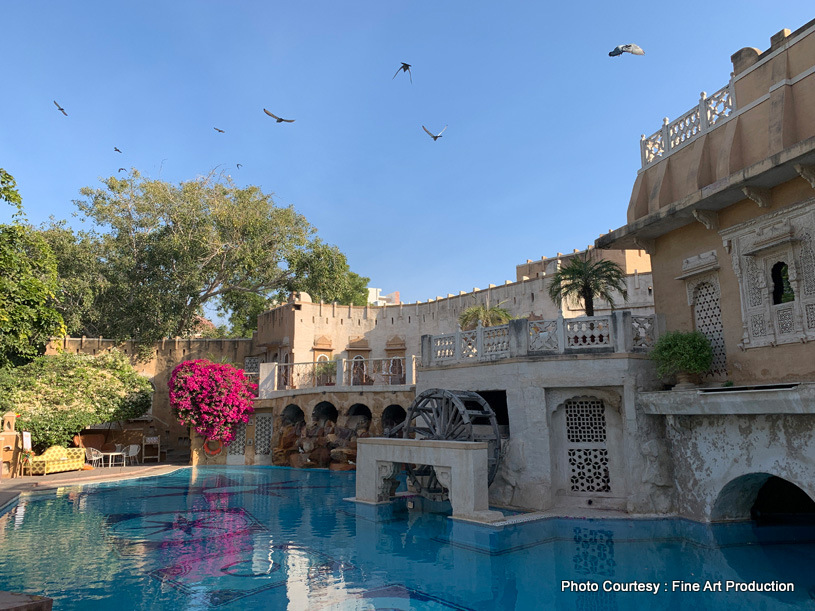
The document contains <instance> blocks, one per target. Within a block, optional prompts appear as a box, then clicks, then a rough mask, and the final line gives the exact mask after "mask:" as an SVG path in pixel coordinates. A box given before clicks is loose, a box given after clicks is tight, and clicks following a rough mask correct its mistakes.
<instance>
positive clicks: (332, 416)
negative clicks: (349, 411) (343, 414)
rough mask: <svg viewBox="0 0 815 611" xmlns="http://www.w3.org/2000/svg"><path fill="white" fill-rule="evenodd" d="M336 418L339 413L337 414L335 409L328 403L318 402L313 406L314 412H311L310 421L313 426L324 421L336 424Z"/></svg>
mask: <svg viewBox="0 0 815 611" xmlns="http://www.w3.org/2000/svg"><path fill="white" fill-rule="evenodd" d="M338 417H339V412H337V408H336V407H334V405H332V404H331V403H329V402H328V401H320V402H319V403H318V404H317V405H315V406H314V410H313V411H312V412H311V421H312V422H314V423H315V424H319V423H321V422H325V421H326V420H331V422H337V418H338Z"/></svg>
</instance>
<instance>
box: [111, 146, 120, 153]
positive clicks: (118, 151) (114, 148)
mask: <svg viewBox="0 0 815 611" xmlns="http://www.w3.org/2000/svg"><path fill="white" fill-rule="evenodd" d="M113 150H114V151H116V152H117V153H121V152H122V151H120V150H119V149H118V148H116V147H115V146H114V147H113Z"/></svg>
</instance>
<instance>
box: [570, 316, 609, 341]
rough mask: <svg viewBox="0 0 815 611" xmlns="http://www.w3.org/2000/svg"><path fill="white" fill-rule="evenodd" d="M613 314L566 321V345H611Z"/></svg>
mask: <svg viewBox="0 0 815 611" xmlns="http://www.w3.org/2000/svg"><path fill="white" fill-rule="evenodd" d="M612 345H613V344H612V343H611V316H592V317H591V318H571V319H569V320H567V321H566V347H567V349H568V348H604V347H606V346H608V347H611V346H612Z"/></svg>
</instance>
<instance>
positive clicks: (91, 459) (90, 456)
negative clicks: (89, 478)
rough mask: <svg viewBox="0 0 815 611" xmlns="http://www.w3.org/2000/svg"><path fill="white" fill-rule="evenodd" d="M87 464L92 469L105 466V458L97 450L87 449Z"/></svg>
mask: <svg viewBox="0 0 815 611" xmlns="http://www.w3.org/2000/svg"><path fill="white" fill-rule="evenodd" d="M85 462H87V463H88V464H89V465H90V466H91V467H98V466H100V465H101V466H104V463H105V457H104V456H102V452H100V451H99V450H97V449H96V448H85Z"/></svg>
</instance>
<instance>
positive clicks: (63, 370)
mask: <svg viewBox="0 0 815 611" xmlns="http://www.w3.org/2000/svg"><path fill="white" fill-rule="evenodd" d="M152 393H153V386H152V384H151V383H150V381H149V380H148V379H147V378H145V377H144V376H142V375H140V374H139V373H138V372H137V371H136V370H135V369H134V368H133V367H132V366H131V364H130V360H129V359H128V358H127V356H125V355H124V354H122V353H121V352H119V351H118V350H112V351H110V352H106V353H104V354H101V355H99V356H91V355H88V354H71V353H63V354H54V355H46V356H41V357H38V358H36V359H34V360H33V361H32V362H31V363H29V364H27V365H24V366H22V367H16V368H13V369H7V370H2V371H0V413H3V412H6V411H14V412H17V413H18V414H19V415H20V418H19V419H18V421H17V430H20V431H22V430H25V431H30V432H31V440H32V444H33V446H34V449H35V450H37V451H42V450H44V449H45V448H47V447H49V446H52V445H61V446H67V445H68V444H69V443H70V441H71V438H72V437H73V436H74V435H75V434H77V433H78V432H79V431H81V430H82V429H84V428H87V427H89V426H91V425H94V424H103V423H105V422H116V421H120V420H130V419H132V418H138V417H139V416H142V415H144V414H145V413H146V412H147V410H148V409H150V404H151V401H152Z"/></svg>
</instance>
